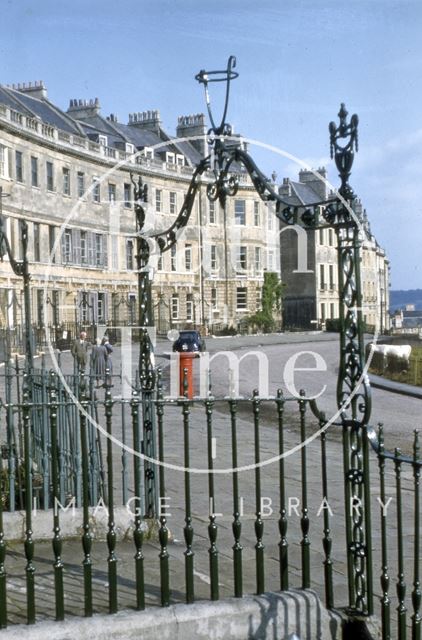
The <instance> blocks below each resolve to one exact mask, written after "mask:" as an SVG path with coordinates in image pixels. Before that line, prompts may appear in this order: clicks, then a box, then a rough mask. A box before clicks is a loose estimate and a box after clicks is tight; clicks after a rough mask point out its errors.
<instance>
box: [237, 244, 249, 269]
mask: <svg viewBox="0 0 422 640" xmlns="http://www.w3.org/2000/svg"><path fill="white" fill-rule="evenodd" d="M246 255H247V254H246V247H243V246H241V247H237V255H236V269H237V270H244V269H246V268H247V259H246Z"/></svg>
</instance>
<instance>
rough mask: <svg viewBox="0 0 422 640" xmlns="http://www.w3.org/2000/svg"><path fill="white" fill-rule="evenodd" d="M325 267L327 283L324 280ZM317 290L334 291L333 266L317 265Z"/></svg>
mask: <svg viewBox="0 0 422 640" xmlns="http://www.w3.org/2000/svg"><path fill="white" fill-rule="evenodd" d="M327 267H328V281H327V280H326V275H327ZM319 288H320V289H321V290H324V289H328V288H329V289H331V290H332V289H334V288H335V280H334V265H333V264H329V265H325V264H320V265H319Z"/></svg>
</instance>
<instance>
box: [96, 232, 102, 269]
mask: <svg viewBox="0 0 422 640" xmlns="http://www.w3.org/2000/svg"><path fill="white" fill-rule="evenodd" d="M103 264H104V251H103V236H102V234H101V233H96V234H95V265H96V266H97V267H102V266H103Z"/></svg>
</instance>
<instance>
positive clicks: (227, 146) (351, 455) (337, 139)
mask: <svg viewBox="0 0 422 640" xmlns="http://www.w3.org/2000/svg"><path fill="white" fill-rule="evenodd" d="M235 66H236V59H235V57H234V56H231V57H230V58H229V60H228V63H227V68H226V69H225V70H222V71H205V70H202V71H200V72H199V73H198V74H197V75H196V80H198V82H199V83H201V84H203V85H204V89H205V98H206V104H207V109H208V114H209V119H210V123H211V128H210V129H209V131H208V136H209V140H208V143H209V148H210V150H211V153H210V154H209V155H208V156H207V157H205V158H204V159H203V160H201V162H200V163H199V164H198V165H197V167H196V169H195V171H194V173H193V176H192V179H191V182H190V185H189V189H188V192H187V195H186V197H185V200H184V203H183V205H182V208H181V210H180V212H179V215H178V216H177V218H176V221H175V222H174V223H173V224H172V225H171V227H169V228H168V229H167V230H165V231H162V232H159V233H156V234H152V235H151V238H154V239H155V240H156V242H157V244H158V247H159V250H160V252H164V251H167V250H168V249H169V248H170V247H172V246H173V245H174V244H175V243H176V242H177V235H178V232H180V231H181V230H182V229H183V228H184V227H185V226H186V225H187V223H188V220H189V217H190V215H191V212H192V208H193V204H194V201H195V197H196V194H197V191H198V189H199V186H200V183H201V176H202V174H203V173H205V172H206V171H207V170H210V172H212V174H213V178H211V174H208V176H207V182H208V184H207V196H208V198H209V200H211V201H215V200H217V199H218V200H219V201H220V202H221V204H222V205H223V206H224V205H225V202H226V199H227V197H230V196H233V195H235V194H236V192H237V190H238V187H239V178H238V175H239V173H241V172H246V173H247V174H248V176H249V177H250V179H251V181H252V183H253V185H254V187H255V190H256V192H257V194H258V195H259V197H260V198H261V199H262V200H263V201H264V202H274V203H275V209H276V214H277V217H278V218H279V219H280V220H281V221H282V222H284V223H285V224H288V225H293V224H300V225H301V226H303V227H304V228H305V229H309V230H315V229H318V228H321V227H327V226H332V227H334V228H335V230H336V233H337V239H338V265H339V288H340V323H341V331H340V368H339V376H338V385H337V402H338V406H339V408H340V409H341V420H342V426H343V428H344V434H345V435H344V437H345V447H344V451H345V458H344V463H345V494H346V495H347V496H349V495H350V496H352V497H353V496H355V494H356V497H357V498H359V499H360V500H361V502H362V504H363V512H362V513H359V516H358V515H356V516H355V512H353V514H352V510H351V508H350V501H349V504H347V501H346V519H347V529H348V531H349V532H350V535H349V537H348V544H349V565H348V566H349V582H350V583H351V584H354V585H355V586H354V587H353V589H352V591H351V592H350V594H349V595H350V606H351V608H352V610H353V611H355V612H357V613H364V614H365V613H371V610H372V604H371V603H372V585H371V576H370V575H369V573H370V569H369V564H370V544H368V540H369V538H370V518H369V512H368V509H369V500H368V496H369V474H368V471H367V460H366V456H367V448H368V434H367V432H366V425H367V424H368V421H369V417H370V410H371V401H370V389H369V382H368V379H367V377H366V376H364V374H363V371H364V342H363V322H362V309H361V307H362V294H361V283H360V248H361V234H360V224H359V220H358V218H357V216H356V215H355V214H354V211H353V206H354V200H355V195H354V192H353V189H352V188H351V186H350V184H349V177H350V174H351V169H352V165H353V160H354V153H355V151H357V149H358V117H357V115H352V117H351V119H350V122H348V120H347V116H348V113H347V110H346V108H345V105H344V104H342V105H341V107H340V111H339V114H338V115H339V118H340V123H339V125H338V126H336V124H335V123H334V122H331V123H330V125H329V132H330V148H331V155H332V157H334V159H335V163H336V166H337V169H338V171H339V176H340V179H341V186H340V188H339V191H338V194H339V195H338V197H335V196H330V197H329V198H328V199H325V200H320V201H317V202H314V203H311V204H308V205H306V206H292V205H291V204H290V202H289V201H288V200H286V199H285V198H284V197H283V196H281V195H280V194H279V193H278V192H277V191H276V189H275V188H274V186H273V184H272V183H271V181H270V179H268V178H267V177H266V176H265V175H264V174H263V173H262V171H261V170H260V169H259V168H258V166H257V165H256V163H255V162H254V160H253V159H252V158H251V156H250V155H249V153H248V152H247V151H246V150H245V149H244V148H243V147H242V141H241V139H240V138H238V137H234V136H233V135H232V129H231V127H230V125H229V124H228V123H226V117H227V112H228V102H229V95H230V84H231V81H232V80H233V79H235V78H236V77H237V76H238V74H237V73H236V72H235V71H234V70H233V69H234V67H235ZM212 82H226V93H225V103H224V108H223V113H222V117H221V120H220V122H219V124H216V119H215V118H214V115H213V112H212V108H211V100H210V96H209V91H208V85H209V84H210V83H212ZM210 178H211V181H210ZM132 182H133V183H134V185H135V201H136V202H135V212H136V219H137V237H138V255H137V263H138V277H139V310H140V313H139V318H140V325H141V353H140V364H139V373H140V379H141V388H142V391H143V397H144V398H145V397H147V395H148V394H149V397H151V394H152V392H153V388H154V381H155V373H154V359H153V350H152V346H151V342H150V338H149V335H148V331H147V329H148V328H149V327H152V326H153V318H152V305H151V281H150V278H149V270H148V261H149V257H150V246H149V241H150V240H149V239H147V238H146V236H145V235H144V234H143V227H144V222H145V210H144V208H143V203H144V202H146V199H147V188H146V186H145V185H143V184H142V182H141V179H139V182H138V184H137V185H136V184H135V182H134V181H133V180H132ZM146 394H147V395H146ZM312 409H313V411H314V412H315V413H316V415H317V416H318V417H320V418H321V416H322V414H320V413H319V410H318V407H317V405H316V403H313V405H312ZM152 419H153V416H152V414H151V416H150V417H149V409H148V408H146V410H144V432H145V425H147V426H148V424H149V422H150V421H152ZM145 420H146V422H145ZM151 424H152V422H151ZM147 432H148V428H147ZM349 433H350V441H349V439H348V438H349ZM151 473H152V474H153V470H151ZM352 574H353V575H352ZM368 575H369V579H368Z"/></svg>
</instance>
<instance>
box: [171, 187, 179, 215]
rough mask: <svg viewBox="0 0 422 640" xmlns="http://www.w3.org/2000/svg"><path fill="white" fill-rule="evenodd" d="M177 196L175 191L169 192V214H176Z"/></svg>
mask: <svg viewBox="0 0 422 640" xmlns="http://www.w3.org/2000/svg"><path fill="white" fill-rule="evenodd" d="M176 198H177V194H176V192H175V191H170V213H173V214H174V213H177V204H176V203H177V199H176Z"/></svg>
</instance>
